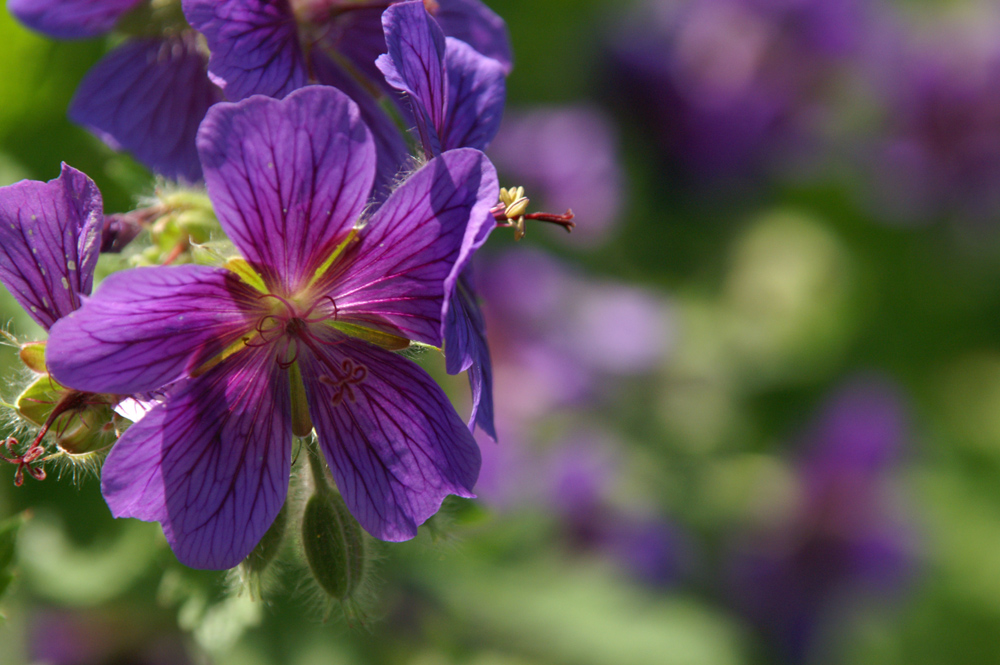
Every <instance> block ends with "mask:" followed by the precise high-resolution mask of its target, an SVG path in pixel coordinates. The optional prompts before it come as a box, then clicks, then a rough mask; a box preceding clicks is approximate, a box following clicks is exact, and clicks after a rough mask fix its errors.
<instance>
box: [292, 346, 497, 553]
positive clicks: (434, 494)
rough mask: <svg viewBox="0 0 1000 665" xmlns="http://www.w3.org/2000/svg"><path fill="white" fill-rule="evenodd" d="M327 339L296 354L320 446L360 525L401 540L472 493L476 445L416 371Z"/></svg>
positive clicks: (378, 352) (386, 355)
mask: <svg viewBox="0 0 1000 665" xmlns="http://www.w3.org/2000/svg"><path fill="white" fill-rule="evenodd" d="M329 335H330V338H329V339H327V340H324V341H325V344H323V345H321V346H320V345H315V344H314V345H313V347H311V348H310V349H308V350H307V352H304V353H303V354H302V355H301V356H300V358H301V362H302V376H303V379H304V381H305V385H306V392H307V394H308V398H309V413H310V416H311V417H312V421H313V424H314V425H315V426H316V431H317V433H318V435H319V443H320V446H321V447H322V449H323V453H324V455H325V456H326V460H327V463H328V464H329V465H330V468H331V469H332V470H333V477H334V479H335V480H336V481H337V488H338V489H339V490H340V493H341V494H342V495H343V497H344V501H346V502H347V506H348V508H349V509H350V511H351V514H352V515H354V517H355V518H356V519H357V520H358V522H359V523H360V524H361V526H362V527H363V528H364V529H365V530H366V531H368V533H370V534H372V535H373V536H375V537H376V538H380V539H382V540H389V541H399V540H407V539H409V538H412V537H414V536H415V535H416V534H417V527H418V526H419V525H420V524H421V523H423V522H424V521H425V520H426V519H427V518H428V517H430V516H431V515H433V514H434V513H435V512H436V511H437V509H438V508H439V507H440V506H441V502H442V501H443V500H444V497H445V496H447V495H448V494H456V495H458V496H463V497H472V496H473V495H472V487H473V485H475V482H476V478H477V477H478V475H479V466H480V455H479V448H478V447H477V446H476V442H475V440H474V439H473V438H472V435H471V434H470V433H469V430H468V429H467V428H466V427H465V424H464V423H462V420H461V419H460V418H459V417H458V414H457V413H455V409H454V408H452V406H451V403H450V402H449V401H448V398H447V397H446V396H445V394H444V392H442V390H441V388H439V387H438V385H437V384H436V383H434V381H433V379H431V378H430V377H429V376H428V375H427V374H426V373H425V372H424V371H423V370H422V369H420V367H418V366H417V365H416V364H414V363H413V362H411V361H409V360H407V359H405V358H403V357H401V356H397V355H394V354H392V353H390V352H388V351H384V350H382V349H379V348H378V347H374V346H371V345H369V344H366V343H365V342H362V341H360V340H355V339H351V338H347V337H345V336H343V335H339V334H338V333H336V331H332V330H331V331H330V332H329ZM334 336H336V337H334ZM314 349H315V350H314ZM320 354H321V355H320Z"/></svg>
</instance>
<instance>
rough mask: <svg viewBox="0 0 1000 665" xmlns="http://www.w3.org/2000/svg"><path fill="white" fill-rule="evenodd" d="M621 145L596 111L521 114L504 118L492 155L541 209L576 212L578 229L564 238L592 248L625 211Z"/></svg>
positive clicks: (555, 109)
mask: <svg viewBox="0 0 1000 665" xmlns="http://www.w3.org/2000/svg"><path fill="white" fill-rule="evenodd" d="M617 143H618V138H617V136H616V129H615V127H614V126H613V125H612V123H611V121H610V120H609V119H608V118H607V117H606V116H605V115H604V114H603V113H602V112H601V111H599V110H598V109H597V108H596V107H592V106H564V107H552V108H536V109H531V110H525V109H522V110H520V111H515V112H512V113H508V114H507V115H506V117H505V118H504V121H503V124H502V125H501V127H500V134H499V140H497V141H496V142H495V143H494V145H493V146H492V147H491V148H490V150H489V155H490V157H491V158H492V159H493V161H494V163H495V164H496V165H497V169H498V170H499V171H500V173H501V175H502V177H503V179H504V180H505V181H510V182H516V183H517V184H518V185H521V186H524V188H525V189H526V190H527V194H528V196H529V197H531V198H532V199H533V200H535V199H537V201H538V203H539V206H540V207H542V208H546V209H551V210H555V211H559V210H563V209H566V208H572V209H573V212H574V213H575V215H576V217H575V218H574V221H575V222H576V228H575V229H574V231H573V233H572V234H570V235H568V236H565V238H566V239H567V240H568V241H570V242H579V243H581V244H585V245H591V246H592V245H596V244H598V243H600V242H601V241H603V240H605V239H606V238H607V237H608V235H609V233H610V232H611V229H612V227H613V226H614V224H615V223H616V222H617V221H618V219H619V216H620V215H621V212H622V208H623V206H624V200H623V199H624V180H625V179H624V174H623V172H622V166H621V163H620V157H619V154H618V145H617ZM558 237H560V238H563V237H564V236H563V234H558Z"/></svg>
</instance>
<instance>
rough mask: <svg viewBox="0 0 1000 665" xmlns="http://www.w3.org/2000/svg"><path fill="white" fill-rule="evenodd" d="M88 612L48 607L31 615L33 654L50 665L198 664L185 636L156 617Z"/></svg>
mask: <svg viewBox="0 0 1000 665" xmlns="http://www.w3.org/2000/svg"><path fill="white" fill-rule="evenodd" d="M145 619H146V621H141V620H137V617H136V616H135V615H134V614H126V613H118V614H116V613H112V612H108V611H102V610H93V609H89V610H87V611H86V612H73V611H69V610H57V609H47V610H42V611H40V612H37V613H36V614H35V615H34V616H32V617H31V624H30V627H29V629H28V650H29V651H28V654H29V658H30V659H31V662H33V663H48V664H50V665H101V664H108V665H111V664H113V663H130V664H132V665H185V664H187V663H191V662H193V660H192V659H191V657H190V656H189V655H188V653H187V650H186V649H185V648H184V641H183V638H182V636H181V635H180V633H178V632H176V629H174V630H168V629H166V628H165V627H161V626H159V625H157V624H158V621H157V619H155V618H154V617H152V616H149V617H145Z"/></svg>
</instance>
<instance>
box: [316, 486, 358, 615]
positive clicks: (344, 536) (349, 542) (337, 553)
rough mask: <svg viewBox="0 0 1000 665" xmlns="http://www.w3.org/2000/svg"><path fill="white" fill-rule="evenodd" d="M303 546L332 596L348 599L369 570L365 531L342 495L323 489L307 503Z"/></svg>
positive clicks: (317, 574)
mask: <svg viewBox="0 0 1000 665" xmlns="http://www.w3.org/2000/svg"><path fill="white" fill-rule="evenodd" d="M302 546H303V548H304V549H305V554H306V561H307V562H308V563H309V570H310V571H312V574H313V577H314V578H315V579H316V582H318V583H319V585H320V586H321V587H322V588H323V590H324V591H325V592H326V593H328V594H329V595H330V596H332V597H333V598H336V599H337V600H340V601H347V600H349V599H350V598H351V597H352V596H353V595H354V593H355V592H356V591H357V590H358V588H359V587H360V585H361V583H362V581H363V580H364V576H365V573H366V571H367V567H368V566H367V557H366V552H365V541H364V534H363V532H362V531H361V526H360V525H359V524H358V523H357V521H356V520H355V519H354V517H352V516H351V514H350V512H349V511H348V510H347V506H346V505H345V504H344V500H343V499H342V498H341V497H340V495H339V494H337V493H336V492H333V491H329V490H328V491H320V492H317V493H316V494H313V495H312V496H311V497H310V498H309V501H308V502H307V503H306V509H305V513H304V514H303V516H302Z"/></svg>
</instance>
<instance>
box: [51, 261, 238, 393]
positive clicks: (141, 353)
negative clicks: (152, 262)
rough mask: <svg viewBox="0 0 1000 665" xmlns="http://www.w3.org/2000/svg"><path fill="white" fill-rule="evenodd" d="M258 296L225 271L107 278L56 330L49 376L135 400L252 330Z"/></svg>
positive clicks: (166, 270)
mask: <svg viewBox="0 0 1000 665" xmlns="http://www.w3.org/2000/svg"><path fill="white" fill-rule="evenodd" d="M254 302H255V301H254V292H253V291H252V290H251V289H250V287H247V286H246V285H244V284H243V283H242V282H240V280H239V278H238V277H236V276H235V275H234V274H233V273H231V272H229V271H228V270H225V269H221V268H209V267H207V266H194V265H190V266H167V267H157V268H136V269H135V270H128V271H125V272H119V273H115V274H113V275H111V276H110V277H108V278H107V279H106V280H104V282H103V283H102V284H101V287H100V288H99V289H98V290H97V293H96V294H95V295H94V296H93V297H92V298H89V299H88V300H87V302H86V303H85V304H84V305H83V307H81V308H80V309H78V310H76V311H75V312H73V313H72V314H70V315H69V316H66V317H64V318H62V319H60V320H59V323H58V324H57V325H55V326H53V327H52V331H51V334H50V336H49V342H48V346H47V348H46V351H45V355H46V363H47V365H48V368H49V371H50V372H52V375H53V376H54V377H56V380H57V381H59V382H60V383H62V384H64V385H67V386H69V387H71V388H76V389H77V390H84V391H87V392H95V393H117V394H122V395H130V394H134V393H141V392H146V391H149V390H154V389H156V388H160V387H163V386H165V385H167V384H169V383H171V382H173V381H176V380H177V379H179V378H182V377H185V376H187V375H189V374H190V373H191V372H192V371H194V370H195V369H197V368H199V367H201V366H202V365H203V364H204V363H205V362H207V361H208V360H210V359H212V358H213V357H214V356H216V355H217V354H219V353H221V352H222V351H223V350H224V349H226V347H228V346H229V345H230V344H231V343H232V342H234V341H236V340H238V339H239V337H240V335H243V334H245V333H246V332H248V331H249V330H250V328H251V324H250V323H249V322H248V320H247V318H246V316H245V314H244V312H245V311H247V309H249V308H250V307H252V306H253V304H254Z"/></svg>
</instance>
